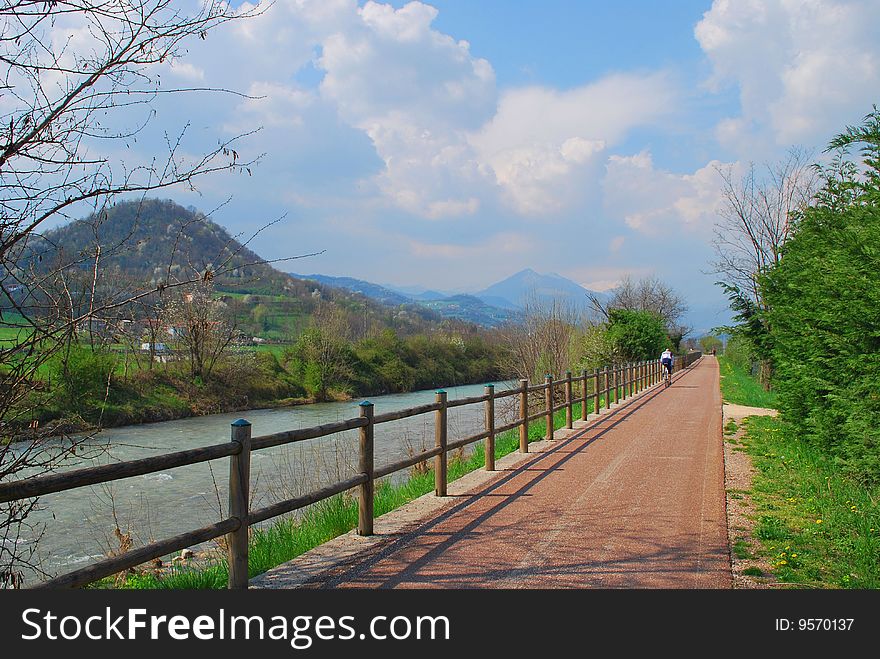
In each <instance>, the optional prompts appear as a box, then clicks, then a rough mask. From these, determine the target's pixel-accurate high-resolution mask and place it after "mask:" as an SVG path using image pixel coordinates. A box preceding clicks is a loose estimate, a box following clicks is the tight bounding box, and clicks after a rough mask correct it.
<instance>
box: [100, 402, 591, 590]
mask: <svg viewBox="0 0 880 659" xmlns="http://www.w3.org/2000/svg"><path fill="white" fill-rule="evenodd" d="M590 403H592V401H590ZM601 403H602V405H603V406H604V399H603V400H602V401H601ZM591 409H592V408H590V407H588V411H591ZM580 414H581V404H580V403H578V404H575V405H573V410H572V418H573V419H579V418H580ZM564 425H565V410H564V409H562V410H559V411H558V412H556V413H555V414H554V416H553V427H554V429H559V428H562V427H563V426H564ZM545 431H546V421H545V419H543V418H541V419H538V420H536V421H534V422H532V423H531V424H529V430H528V438H529V442H534V441H538V440H540V439H543V438H544V434H545ZM518 449H519V430H518V429H514V430H511V431H508V432H505V433H502V434H500V435H498V436H497V437H496V438H495V457H496V459H497V458H501V457H503V456H505V455H507V454H509V453H513V452H514V451H516V450H518ZM484 464H485V459H484V447H483V443H482V442H479V443H477V444H476V445H475V446H474V450H473V452H472V453H471V454H469V455H467V456H464V457H460V458H453V459H450V460H449V463H448V468H447V474H448V480H449V481H450V482H451V481H454V480H457V479H459V478H461V477H462V476H464V475H465V474H468V473H470V472H472V471H475V470H477V469H481V468H482V467H483V466H484ZM433 490H434V472H433V471H431V470H428V471H426V472H422V473H415V472H413V473H411V474H410V477H409V479H408V480H407V481H405V482H403V483H401V484H396V485H395V484H392V483H390V482H389V481H382V482H380V483H378V484H377V487H376V492H375V498H374V504H373V507H374V515H375V516H376V517H378V516H379V515H383V514H385V513H387V512H390V511H391V510H394V509H396V508H399V507H400V506H402V505H404V504H405V503H407V502H409V501H412V500H414V499H416V498H418V497H420V496H422V495H423V494H427V493H428V492H432V491H433ZM357 515H358V514H357V503H356V501H355V500H354V499H353V498H352V497H351V496H350V495H346V494H342V495H337V496H334V497H331V498H329V499H325V500H324V501H321V502H320V503H318V504H315V505H313V506H311V507H310V508H308V509H306V510H305V511H304V512H303V514H302V515H301V516H300V517H298V518H297V517H294V516H289V517H283V518H279V519H277V520H275V521H274V522H272V523H271V524H269V525H267V526H265V527H261V528H257V529H254V531H253V535H252V536H251V540H250V544H249V552H248V553H249V556H248V574H249V575H250V576H251V577H254V576H257V575H259V574H262V573H264V572H266V571H267V570H269V569H271V568H273V567H276V566H278V565H281V564H282V563H285V562H287V561H289V560H292V559H294V558H296V557H297V556H299V555H301V554H303V553H305V552H307V551H308V550H310V549H313V548H314V547H317V546H318V545H321V544H323V543H325V542H327V541H329V540H332V539H333V538H335V537H337V536H339V535H342V534H343V533H347V532H348V531H350V530H352V529H353V528H355V527H356V526H357ZM227 578H228V567H227V565H226V563H225V561H222V560H218V561H217V562H216V563H214V564H211V565H208V566H206V567H203V568H193V567H187V566H174V567H172V568H171V571H170V572H169V573H167V574H165V575H163V576H159V575H157V574H155V573H152V572H140V573H130V574H127V575H125V579H124V582H122V583H121V584H118V583H117V584H116V587H120V588H133V589H168V588H170V589H222V588H226V583H227ZM95 586H96V587H99V588H101V587H103V588H108V587H113V586H114V580H113V579H112V578H109V579H105V580H103V581H101V582H98V583H97V584H95Z"/></svg>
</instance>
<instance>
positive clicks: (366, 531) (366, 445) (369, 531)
mask: <svg viewBox="0 0 880 659" xmlns="http://www.w3.org/2000/svg"><path fill="white" fill-rule="evenodd" d="M360 408H361V416H362V417H364V418H366V420H367V425H365V426H362V427H361V429H360V446H359V461H358V462H359V464H358V469H360V472H361V473H362V474H364V475H366V477H367V480H366V482H364V483H362V484H361V486H360V487H359V488H358V535H373V493H374V491H375V487H376V483H375V481H374V475H373V474H374V469H375V464H374V461H373V430H374V427H375V426H373V411H374V410H373V404H372V403H371V402H369V401H366V400H365V401H364V402H363V403H361V404H360Z"/></svg>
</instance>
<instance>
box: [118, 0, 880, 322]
mask: <svg viewBox="0 0 880 659" xmlns="http://www.w3.org/2000/svg"><path fill="white" fill-rule="evenodd" d="M877 25H880V3H878V2H876V1H874V0H851V1H846V2H844V1H832V0H812V1H811V2H800V1H793V0H760V1H759V0H715V2H711V1H703V2H697V1H693V0H675V1H670V2H607V1H603V2H588V1H581V2H574V1H571V0H570V1H562V0H556V1H546V0H545V1H542V2H526V1H519V2H511V1H510V0H505V1H503V0H479V1H478V0H469V1H465V0H445V1H437V2H427V3H418V2H411V3H407V2H400V1H394V2H391V3H390V4H386V3H381V2H366V3H364V2H356V1H355V0H320V1H318V0H276V2H275V4H274V5H272V6H271V7H270V8H269V9H268V10H267V11H266V12H265V14H263V15H262V16H261V17H259V18H256V19H249V20H246V21H242V22H239V23H234V24H232V25H230V26H227V27H224V28H222V29H220V30H217V31H215V32H212V33H211V34H210V35H209V37H208V39H206V40H205V41H199V42H198V43H193V44H191V45H190V47H189V52H188V53H187V54H186V55H185V56H184V57H182V58H180V59H179V60H177V61H175V62H172V63H170V64H169V65H166V66H165V67H163V71H162V79H163V85H181V86H185V85H204V86H222V87H226V88H230V89H235V90H237V91H241V92H245V93H249V94H251V95H252V96H255V97H260V98H258V99H253V100H245V99H242V98H239V97H234V96H228V95H217V94H213V95H212V94H202V95H191V96H187V97H185V98H181V97H176V98H175V99H174V100H173V101H167V102H162V103H161V104H159V105H157V106H156V109H157V111H158V114H157V117H156V118H155V120H154V121H153V123H152V125H151V127H150V128H149V129H148V130H147V131H145V133H144V134H143V136H142V137H141V138H140V139H139V140H138V143H137V145H133V148H134V150H135V154H134V155H129V156H127V157H129V158H132V157H135V158H136V157H147V155H148V154H149V153H150V150H151V149H153V150H155V149H156V148H157V145H158V144H159V140H160V139H161V135H162V132H163V131H165V130H169V131H171V132H173V131H174V130H176V129H179V127H180V126H182V125H183V124H184V123H185V122H187V121H191V123H192V125H191V127H190V129H189V130H188V133H187V140H186V142H185V147H186V148H187V150H188V151H191V152H192V153H198V152H199V150H200V149H204V148H210V146H211V145H213V144H216V142H217V140H218V139H223V138H228V137H229V136H231V135H234V134H236V133H237V132H242V131H247V130H250V129H252V128H255V127H258V126H259V127H262V128H261V130H260V132H259V133H258V134H257V135H255V136H252V137H250V138H248V139H246V140H245V141H244V142H243V143H242V148H241V149H240V151H241V152H242V155H243V156H244V157H245V158H248V157H252V156H255V155H258V154H260V153H264V154H265V155H264V156H263V158H262V160H261V162H260V164H259V165H258V166H257V167H256V168H255V169H254V171H253V176H247V175H242V174H236V175H232V174H224V175H220V176H214V177H212V178H210V179H205V180H203V181H201V182H200V183H199V184H198V188H199V191H198V193H192V192H189V191H186V190H179V191H173V192H171V193H169V195H168V196H170V197H173V198H175V199H176V200H177V201H179V202H180V203H183V204H184V205H190V204H192V205H194V206H196V207H198V208H200V209H202V210H210V209H212V208H215V207H216V206H217V205H218V204H220V203H221V202H222V201H223V200H225V199H227V198H228V197H231V200H230V201H229V203H228V204H226V205H225V206H223V207H222V208H221V209H220V210H218V211H217V212H216V214H215V215H214V219H215V220H216V221H218V222H219V223H221V224H223V225H224V226H226V227H228V228H229V229H230V230H231V231H232V232H233V233H235V234H241V235H242V236H244V237H247V236H248V235H249V234H250V233H252V232H254V231H256V230H257V229H258V228H259V227H261V226H263V225H264V224H265V223H266V222H268V221H271V220H273V219H275V218H277V217H279V216H282V215H284V218H285V219H284V220H283V221H282V222H280V223H278V224H276V225H274V226H272V227H271V228H269V229H268V230H266V231H265V232H263V233H261V234H260V235H259V236H257V237H256V238H255V239H254V241H253V242H252V243H251V246H252V247H253V248H254V249H255V250H256V251H257V252H258V253H259V254H261V255H263V256H264V257H266V258H282V257H285V256H293V255H296V254H301V253H306V252H314V251H320V250H326V252H325V253H324V254H323V255H322V256H319V257H313V258H310V259H308V260H306V261H299V262H294V263H293V264H292V265H291V266H290V269H292V270H296V271H299V272H304V271H305V272H320V273H324V274H331V275H339V276H351V277H357V278H362V279H367V280H371V281H375V282H380V283H388V284H396V285H400V286H412V285H420V286H424V287H426V288H433V289H440V290H464V291H475V290H479V289H481V288H483V287H485V286H487V285H489V284H491V283H494V282H495V281H498V280H500V279H502V278H504V277H506V276H508V275H510V274H512V273H514V272H516V271H518V270H521V269H523V268H526V267H531V268H533V269H535V270H537V271H539V272H558V273H560V274H562V275H564V276H566V277H569V278H571V279H573V280H575V281H577V282H578V283H580V284H583V285H585V286H587V287H590V288H594V289H599V290H605V289H608V288H610V287H613V286H614V285H615V283H616V282H619V281H620V278H621V277H624V276H627V275H630V276H635V277H639V276H642V275H656V276H658V277H660V278H661V279H663V280H664V281H666V282H668V283H669V284H671V285H672V286H673V287H674V288H675V289H676V290H677V291H678V292H679V293H681V294H682V295H683V296H684V297H686V298H687V299H688V300H689V302H690V305H691V308H692V311H691V314H690V315H689V317H688V319H687V320H688V321H689V322H690V324H691V325H692V326H694V327H695V328H698V329H703V328H707V327H711V326H712V325H714V324H720V323H723V322H725V321H726V320H727V315H728V314H727V312H726V311H725V309H726V300H725V299H724V298H723V296H722V295H721V291H720V289H719V288H718V287H717V286H715V285H714V282H715V280H716V279H717V277H716V276H715V275H712V274H711V273H710V272H709V271H710V270H711V267H710V262H711V260H712V246H711V243H712V229H713V224H714V221H715V218H716V217H717V213H718V210H719V204H720V202H721V195H720V186H721V180H720V175H719V173H718V170H719V169H726V168H732V170H733V171H734V172H739V171H743V169H744V168H745V167H746V166H747V165H748V163H750V162H756V163H763V162H774V161H776V160H779V159H781V158H782V157H783V156H784V154H785V152H786V150H787V149H788V148H790V147H792V146H803V147H806V148H812V149H817V152H820V151H821V149H822V147H823V146H824V145H825V144H826V143H827V141H828V140H829V139H830V138H831V137H832V136H833V135H834V134H835V133H836V132H839V131H840V130H842V129H843V127H844V126H845V125H847V124H854V123H858V122H859V121H860V119H861V118H862V117H863V116H864V115H865V114H866V113H867V112H868V111H869V110H870V109H871V103H874V102H877V101H878V96H880V94H878V91H880V46H878V40H877V39H876V35H875V34H874V31H875V29H876V26H877Z"/></svg>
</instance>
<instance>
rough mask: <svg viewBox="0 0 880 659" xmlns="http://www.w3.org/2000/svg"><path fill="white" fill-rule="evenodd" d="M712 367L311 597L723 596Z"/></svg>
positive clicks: (533, 462)
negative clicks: (659, 591)
mask: <svg viewBox="0 0 880 659" xmlns="http://www.w3.org/2000/svg"><path fill="white" fill-rule="evenodd" d="M718 378H719V375H718V364H717V361H716V360H714V359H712V358H703V359H702V360H701V361H700V362H698V363H697V364H696V365H695V366H694V367H693V368H691V369H689V370H687V371H685V372H683V373H682V374H680V376H678V377H677V378H676V379H675V381H674V383H673V384H672V386H671V387H668V388H663V387H657V388H655V389H653V390H650V391H648V392H646V393H644V394H643V395H642V396H639V397H637V398H634V399H632V400H631V401H629V402H628V403H625V404H623V405H621V406H620V407H617V408H615V409H612V410H611V411H610V412H608V413H606V414H603V415H602V416H600V417H599V418H598V419H596V421H594V422H593V423H591V424H590V425H589V426H587V427H585V428H584V429H582V430H580V431H576V432H575V433H574V434H573V435H571V436H570V437H569V438H567V439H563V440H558V441H556V442H555V443H554V446H553V447H552V448H550V449H549V450H547V451H545V452H543V453H540V454H535V455H534V456H533V457H530V458H529V459H527V460H526V461H525V462H522V463H520V464H518V465H516V466H515V467H513V468H511V469H508V470H505V471H501V472H499V476H498V478H496V479H494V480H492V481H491V482H488V483H486V484H484V485H482V486H480V487H478V488H476V489H475V490H472V491H471V492H469V493H468V494H465V495H463V496H460V497H457V501H455V502H454V503H453V504H452V505H450V506H448V507H446V508H444V509H443V510H442V511H440V512H439V513H438V514H437V515H436V516H434V517H433V518H431V519H429V520H427V521H424V522H421V523H419V524H417V525H415V526H414V527H412V528H410V529H408V530H407V532H405V533H403V534H402V535H400V536H397V537H394V538H392V539H389V540H388V541H387V542H383V543H380V544H378V545H377V546H375V547H373V548H372V549H370V550H368V551H366V552H364V553H362V554H360V555H359V556H358V557H357V558H356V559H355V560H353V561H348V562H347V563H346V564H345V565H342V566H339V567H336V568H334V569H331V570H329V571H327V572H324V573H323V574H321V575H320V577H319V578H318V579H316V580H314V581H313V582H312V583H311V584H309V585H310V586H311V587H319V588H340V587H341V588H349V587H357V588H428V587H445V588H589V587H598V588H726V587H730V585H731V576H730V560H729V553H728V549H727V526H726V513H725V496H724V470H723V450H722V437H721V396H720V392H719V387H718Z"/></svg>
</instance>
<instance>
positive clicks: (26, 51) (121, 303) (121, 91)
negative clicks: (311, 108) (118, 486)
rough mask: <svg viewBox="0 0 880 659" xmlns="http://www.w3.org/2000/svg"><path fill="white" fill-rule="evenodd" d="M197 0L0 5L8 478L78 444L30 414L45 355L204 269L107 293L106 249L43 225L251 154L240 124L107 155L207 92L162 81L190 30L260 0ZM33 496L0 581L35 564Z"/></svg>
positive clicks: (2, 357) (10, 527) (46, 467)
mask: <svg viewBox="0 0 880 659" xmlns="http://www.w3.org/2000/svg"><path fill="white" fill-rule="evenodd" d="M194 6H195V7H196V8H195V10H194V12H193V13H186V12H185V11H182V10H181V9H179V8H178V7H177V6H176V5H175V3H174V2H172V1H171V0H125V1H123V2H119V1H117V0H96V1H91V0H90V1H85V0H55V1H52V2H36V1H33V0H7V1H5V2H2V4H0V89H2V96H3V103H2V105H0V325H2V329H3V335H2V336H3V341H2V343H0V363H2V364H3V369H2V370H0V432H2V437H0V480H11V479H14V478H15V477H17V475H18V477H20V476H21V475H22V474H28V475H37V474H40V473H45V472H47V471H51V470H54V469H56V468H57V467H58V466H59V465H61V464H62V463H63V462H64V460H65V459H66V458H67V457H69V456H71V455H73V454H74V453H75V452H76V451H77V445H76V443H73V444H71V443H70V442H67V443H63V442H47V441H45V439H46V435H47V433H46V432H45V431H44V430H43V429H41V428H37V427H34V422H33V421H31V422H30V423H28V420H29V419H32V418H34V415H35V413H36V412H38V411H39V409H40V406H41V404H42V402H43V400H44V396H43V394H42V391H41V383H40V378H39V377H38V376H37V371H38V369H39V368H40V366H41V365H42V364H44V363H45V362H46V360H48V359H49V358H51V356H52V355H53V354H54V353H55V352H57V351H58V350H59V349H60V348H61V347H62V346H63V345H64V344H65V342H69V341H73V340H75V339H76V338H77V335H78V333H80V332H82V331H83V330H84V331H86V332H89V333H90V334H91V333H93V332H94V331H95V330H96V329H97V327H98V326H99V325H100V324H101V323H102V322H104V321H103V320H102V319H105V318H107V317H108V316H110V315H112V313H113V312H114V311H115V310H119V309H123V308H125V307H126V305H128V304H130V303H131V302H132V301H135V300H139V299H143V298H146V297H147V296H150V295H153V294H155V293H156V292H161V291H163V290H165V289H167V288H170V287H174V286H179V285H184V284H186V283H191V282H192V281H195V280H197V279H198V277H192V278H189V279H187V278H181V280H179V281H174V282H171V281H167V280H163V281H158V282H154V283H152V284H150V285H148V286H142V287H140V288H138V289H136V290H119V289H113V288H112V287H111V288H109V289H106V290H105V289H104V288H102V286H103V282H102V279H101V276H100V273H101V267H102V261H103V259H104V258H105V256H106V254H105V253H104V252H102V249H101V248H100V247H98V246H96V247H95V249H94V250H93V251H91V252H86V253H82V254H75V255H70V254H68V255H62V254H60V253H56V252H53V251H52V250H51V249H47V243H46V240H45V239H44V238H43V236H42V232H43V229H44V227H46V226H49V225H52V224H55V223H57V222H58V221H60V220H65V219H70V218H72V217H74V216H76V215H84V214H86V212H87V211H89V210H91V211H93V215H92V217H94V218H98V219H96V220H95V221H99V218H101V216H102V211H103V210H104V209H105V208H106V207H107V206H108V204H111V203H113V200H115V199H117V198H119V197H120V196H129V197H130V196H138V195H140V196H143V195H146V194H147V193H148V192H150V191H155V190H159V189H165V188H171V187H172V186H187V187H190V188H193V187H194V185H195V183H196V180H197V179H198V178H200V177H202V176H204V175H206V174H210V173H212V172H218V171H221V170H230V169H239V170H245V169H248V168H249V167H250V165H251V164H252V162H253V161H252V160H245V159H242V158H240V157H239V154H238V152H237V150H236V149H237V144H238V142H239V141H240V140H241V138H242V137H244V135H239V136H236V137H233V138H232V139H229V140H226V141H223V142H221V143H219V144H218V145H217V146H216V148H214V149H212V150H210V151H209V152H207V153H201V154H198V155H195V156H193V155H188V153H187V152H189V149H187V148H186V142H185V138H186V130H187V128H186V126H183V127H178V128H177V129H175V130H176V131H177V132H176V134H174V133H170V134H167V135H168V136H167V137H166V147H165V153H164V154H161V155H159V154H157V155H156V156H155V157H153V158H152V159H149V160H147V161H146V162H137V161H135V162H134V163H130V162H125V161H123V160H121V159H120V158H119V157H117V156H115V155H109V154H117V153H120V152H124V147H125V146H126V145H128V144H130V143H131V142H132V141H133V140H135V139H136V137H137V135H138V134H139V133H140V132H141V131H143V130H144V128H145V127H146V126H147V125H148V124H149V122H150V121H151V120H153V119H154V115H155V112H154V109H153V107H152V103H153V102H154V101H155V100H156V99H158V98H159V97H160V96H163V95H168V94H182V93H192V92H198V91H208V90H204V89H203V90H199V89H192V88H190V89H180V88H177V89H168V88H164V87H161V86H160V84H159V76H158V69H157V67H158V66H159V65H161V64H162V63H167V62H170V61H173V60H174V59H176V58H179V57H181V56H182V55H183V46H184V44H185V43H186V42H187V41H189V40H192V39H204V38H206V37H207V35H208V33H209V32H210V31H211V30H212V29H214V28H216V27H217V26H219V25H222V24H224V23H226V22H228V21H232V20H237V19H240V18H244V17H248V16H251V15H253V14H254V13H256V12H257V11H260V9H248V10H245V11H236V10H235V9H233V8H232V7H231V6H230V5H229V4H228V3H226V2H221V1H219V0H205V2H202V3H198V4H196V5H194ZM74 34H75V35H76V36H75V37H74V36H72V35H74ZM214 91H218V92H220V91H223V90H214ZM230 93H231V92H230ZM126 124H127V126H126ZM120 147H121V148H120ZM48 247H52V246H51V245H49V246H48ZM47 261H51V262H50V263H47ZM217 267H218V268H222V267H223V264H222V263H221V264H220V265H218V266H217ZM201 274H205V273H201ZM24 425H27V426H29V427H28V430H27V432H25V433H23V434H24V437H18V438H19V439H24V440H25V441H24V442H23V443H22V442H19V443H17V444H15V445H14V446H13V445H12V444H11V443H9V441H8V440H9V439H11V436H12V435H13V434H16V433H18V434H19V435H21V434H22V433H20V432H19V431H18V428H21V427H22V426H24ZM35 505H36V501H33V500H29V501H22V502H13V503H11V504H2V505H0V575H7V577H6V578H5V579H0V582H3V583H6V584H10V583H11V584H13V585H15V584H19V583H20V582H21V579H20V578H19V577H20V575H21V570H22V569H23V568H24V567H28V566H30V567H31V568H37V569H38V567H37V566H36V565H35V562H34V560H33V558H34V553H33V552H34V547H35V546H36V545H35V543H19V542H18V541H17V540H18V538H19V536H20V535H21V533H22V532H23V531H28V535H30V536H31V537H38V536H39V529H30V530H28V525H29V523H28V521H27V519H28V515H29V513H30V512H31V511H32V510H33V508H34V506H35ZM0 585H2V584H0Z"/></svg>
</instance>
